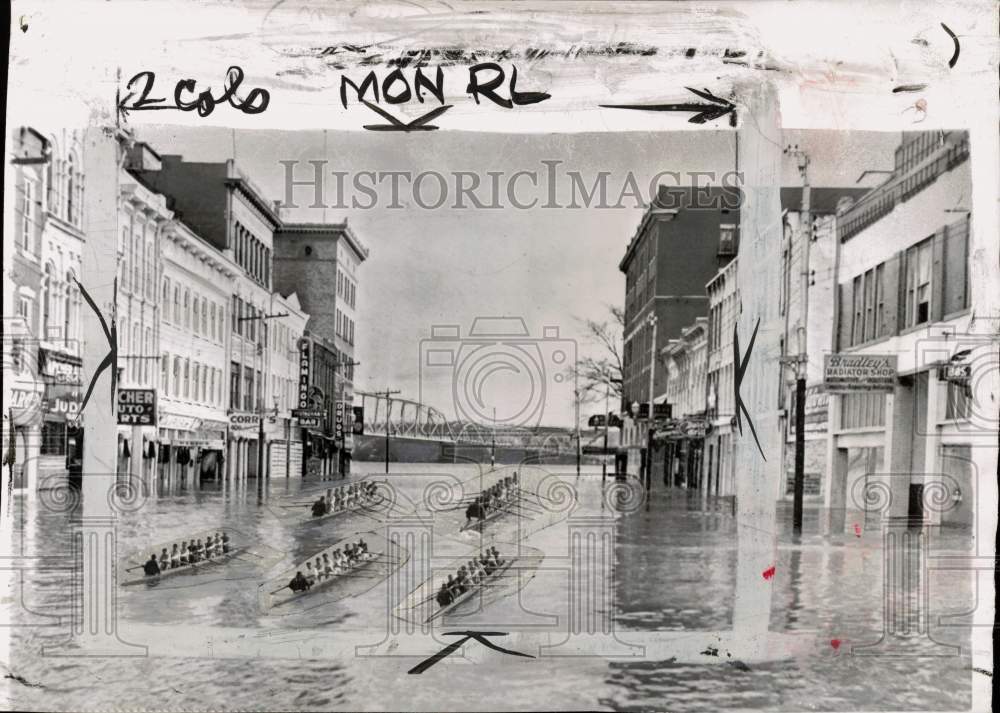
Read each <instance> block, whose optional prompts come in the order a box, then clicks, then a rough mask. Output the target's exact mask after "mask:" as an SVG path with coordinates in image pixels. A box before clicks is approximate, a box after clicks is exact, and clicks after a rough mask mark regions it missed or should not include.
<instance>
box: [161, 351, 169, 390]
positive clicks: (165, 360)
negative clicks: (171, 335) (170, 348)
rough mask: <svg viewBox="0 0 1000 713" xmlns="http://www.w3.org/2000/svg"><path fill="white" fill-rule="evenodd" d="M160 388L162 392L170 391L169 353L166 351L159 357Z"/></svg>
mask: <svg viewBox="0 0 1000 713" xmlns="http://www.w3.org/2000/svg"><path fill="white" fill-rule="evenodd" d="M160 390H161V391H162V392H163V393H164V394H169V393H170V355H169V354H167V353H166V352H164V353H163V356H162V357H160Z"/></svg>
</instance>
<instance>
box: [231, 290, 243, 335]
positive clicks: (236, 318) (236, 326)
mask: <svg viewBox="0 0 1000 713" xmlns="http://www.w3.org/2000/svg"><path fill="white" fill-rule="evenodd" d="M241 316H242V315H241V314H240V298H239V297H237V296H236V295H233V331H234V332H236V333H237V334H239V333H240V324H241V323H240V317H241Z"/></svg>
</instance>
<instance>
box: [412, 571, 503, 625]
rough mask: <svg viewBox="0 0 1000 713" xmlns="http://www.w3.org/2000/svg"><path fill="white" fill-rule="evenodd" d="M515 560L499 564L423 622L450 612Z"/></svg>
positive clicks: (498, 575) (429, 621)
mask: <svg viewBox="0 0 1000 713" xmlns="http://www.w3.org/2000/svg"><path fill="white" fill-rule="evenodd" d="M515 561H517V558H515V557H512V558H510V559H508V560H507V561H506V562H504V563H503V564H502V565H500V566H499V567H498V568H497V569H496V570H495V571H493V572H491V573H490V574H488V575H487V576H486V578H485V579H483V580H482V581H481V582H479V583H477V584H475V585H474V586H473V587H472V588H470V589H469V590H468V591H467V592H462V593H461V594H459V595H458V596H457V597H455V598H454V599H453V600H452V602H451V603H450V604H446V605H445V606H443V607H441V608H440V609H438V610H437V611H436V612H434V613H433V614H431V615H430V616H429V617H427V620H426V621H425V622H424V623H425V624H429V623H431V622H432V621H434V620H435V619H437V618H439V617H442V616H444V615H445V614H447V613H449V612H451V611H452V610H454V609H455V608H456V607H458V606H461V605H462V603H464V602H467V601H468V600H469V599H471V598H472V595H474V594H476V593H477V592H480V591H482V590H483V588H484V587H486V586H487V585H489V584H490V583H491V582H493V581H494V580H497V579H499V578H500V576H501V575H503V573H504V572H506V571H507V570H508V569H510V568H511V566H512V565H513V564H514V562H515ZM435 595H436V591H435Z"/></svg>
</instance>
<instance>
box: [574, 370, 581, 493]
mask: <svg viewBox="0 0 1000 713" xmlns="http://www.w3.org/2000/svg"><path fill="white" fill-rule="evenodd" d="M573 402H574V403H573V406H574V407H575V408H574V413H575V415H576V477H577V478H579V477H580V458H581V452H582V450H583V448H582V445H581V443H580V375H579V374H578V373H577V370H576V369H573Z"/></svg>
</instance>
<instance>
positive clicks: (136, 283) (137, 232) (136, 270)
mask: <svg viewBox="0 0 1000 713" xmlns="http://www.w3.org/2000/svg"><path fill="white" fill-rule="evenodd" d="M132 277H133V280H132V291H133V292H135V293H136V294H138V295H141V294H142V279H143V274H142V227H141V226H138V225H136V226H134V228H133V232H132ZM145 277H146V279H147V280H148V279H149V275H146V276H145Z"/></svg>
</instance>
